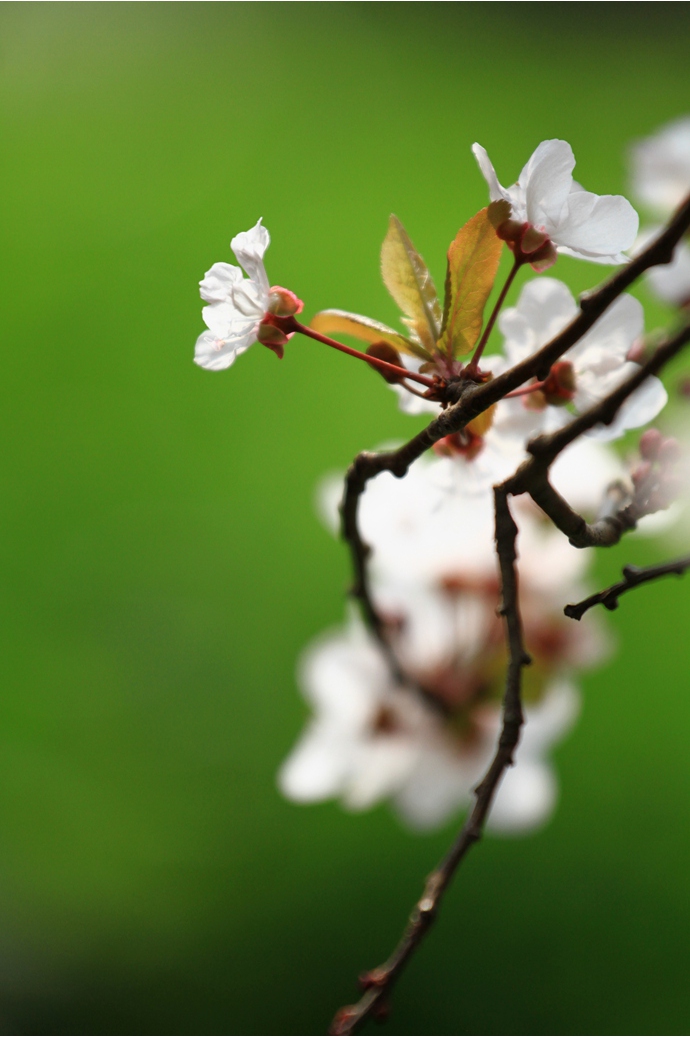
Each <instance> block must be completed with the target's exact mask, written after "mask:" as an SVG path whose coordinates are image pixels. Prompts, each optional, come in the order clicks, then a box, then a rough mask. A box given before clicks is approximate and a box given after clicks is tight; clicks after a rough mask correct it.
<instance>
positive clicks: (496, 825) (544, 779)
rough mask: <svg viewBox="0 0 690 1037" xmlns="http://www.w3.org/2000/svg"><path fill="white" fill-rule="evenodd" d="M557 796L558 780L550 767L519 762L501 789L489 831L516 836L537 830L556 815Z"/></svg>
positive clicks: (542, 764) (491, 817)
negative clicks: (552, 815)
mask: <svg viewBox="0 0 690 1037" xmlns="http://www.w3.org/2000/svg"><path fill="white" fill-rule="evenodd" d="M518 751H519V750H518ZM557 795H558V787H557V784H556V778H555V775H554V773H553V771H552V769H551V768H550V767H549V766H548V765H547V764H545V763H541V762H540V761H535V760H529V761H527V762H525V763H521V762H520V760H519V759H518V762H517V763H516V765H515V767H512V768H511V769H510V770H509V771H508V772H507V774H505V775H504V777H503V780H502V781H501V784H500V785H499V788H498V792H497V793H496V799H495V800H494V803H493V806H492V807H491V813H490V814H489V819H488V821H487V824H486V827H487V831H489V832H493V833H494V834H497V833H500V834H501V835H513V834H515V835H517V834H520V833H522V832H526V831H531V830H533V829H535V828H538V827H539V826H540V825H543V824H544V823H545V822H546V821H548V819H549V817H550V816H551V814H552V813H553V809H554V807H555V805H556V798H557Z"/></svg>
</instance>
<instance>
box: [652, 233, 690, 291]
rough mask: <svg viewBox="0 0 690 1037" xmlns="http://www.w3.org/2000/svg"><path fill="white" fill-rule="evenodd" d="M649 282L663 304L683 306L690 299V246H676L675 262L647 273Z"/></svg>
mask: <svg viewBox="0 0 690 1037" xmlns="http://www.w3.org/2000/svg"><path fill="white" fill-rule="evenodd" d="M647 282H648V284H649V285H650V287H651V289H652V291H653V292H654V293H655V295H657V296H658V297H659V298H660V299H661V300H662V302H666V303H669V304H670V305H671V306H682V305H683V304H684V303H686V302H687V301H688V299H690V245H688V244H687V242H685V241H682V242H681V243H680V244H679V245H676V249H675V252H674V254H673V262H672V263H669V264H667V265H665V266H655V267H652V269H651V270H649V271H648V272H647Z"/></svg>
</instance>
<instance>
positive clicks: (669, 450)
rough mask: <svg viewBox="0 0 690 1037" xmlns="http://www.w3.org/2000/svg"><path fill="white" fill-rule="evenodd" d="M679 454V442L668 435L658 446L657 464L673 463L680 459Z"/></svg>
mask: <svg viewBox="0 0 690 1037" xmlns="http://www.w3.org/2000/svg"><path fill="white" fill-rule="evenodd" d="M680 454H681V450H680V443H679V442H678V440H677V439H674V437H673V436H668V437H667V438H666V439H664V441H663V443H662V444H661V446H660V447H659V453H658V454H657V457H658V458H659V464H662V465H671V464H674V463H675V462H676V461H680Z"/></svg>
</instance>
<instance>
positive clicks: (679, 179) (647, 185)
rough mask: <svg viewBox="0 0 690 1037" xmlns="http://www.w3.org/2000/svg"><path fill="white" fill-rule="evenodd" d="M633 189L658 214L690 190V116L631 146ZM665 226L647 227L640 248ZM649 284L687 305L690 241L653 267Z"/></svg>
mask: <svg viewBox="0 0 690 1037" xmlns="http://www.w3.org/2000/svg"><path fill="white" fill-rule="evenodd" d="M631 167H632V170H631V173H632V175H631V190H632V192H633V194H634V195H635V197H637V198H638V199H639V200H640V202H641V203H642V204H643V205H646V206H648V208H649V209H651V210H652V211H653V212H654V213H655V214H656V215H657V216H661V217H662V218H667V217H669V216H670V215H671V213H672V212H673V210H674V209H676V208H677V206H678V205H680V203H681V202H682V201H683V199H684V198H686V197H687V195H688V194H689V193H690V116H684V117H683V118H681V119H676V120H675V121H674V122H670V123H668V124H667V125H666V126H662V128H661V129H660V130H659V131H658V132H657V133H654V134H652V136H651V137H646V138H645V139H644V140H641V141H638V142H637V143H636V144H635V145H633V147H632V148H631ZM660 230H661V227H659V226H651V227H645V228H644V229H643V230H642V231H641V233H640V236H639V238H638V240H637V242H636V248H637V249H641V248H643V247H644V246H645V245H648V244H649V243H650V241H651V240H652V239H653V238H654V237H656V235H657V234H658V233H659V231H660ZM645 280H646V281H647V284H649V286H650V288H651V289H652V291H653V292H654V294H655V295H656V296H657V297H658V298H659V299H661V301H662V302H665V303H667V304H668V305H670V306H686V305H687V304H688V302H690V244H689V243H688V241H687V240H684V241H681V242H679V244H678V245H676V249H675V253H674V257H673V261H672V262H671V263H666V264H663V265H662V266H656V267H652V269H651V270H648V271H647V274H646V276H645Z"/></svg>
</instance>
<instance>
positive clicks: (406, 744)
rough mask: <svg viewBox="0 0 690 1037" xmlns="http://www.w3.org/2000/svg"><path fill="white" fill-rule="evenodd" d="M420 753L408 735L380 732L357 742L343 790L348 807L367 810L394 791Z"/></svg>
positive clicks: (402, 781)
mask: <svg viewBox="0 0 690 1037" xmlns="http://www.w3.org/2000/svg"><path fill="white" fill-rule="evenodd" d="M418 753H419V748H418V746H416V745H415V743H414V742H413V741H412V740H411V739H409V738H397V737H395V736H388V737H386V736H380V737H378V738H373V739H371V741H370V742H368V743H367V744H366V745H362V746H360V749H359V752H358V754H357V759H356V762H355V764H354V767H353V770H352V774H351V775H350V778H349V781H348V783H347V787H346V789H345V792H344V796H343V802H344V804H345V806H346V807H349V808H350V810H367V809H368V808H369V807H372V806H373V805H374V804H375V803H378V802H379V800H381V799H386V798H388V796H391V795H393V793H395V792H396V791H397V790H398V789H399V788H400V786H401V784H403V783H404V781H405V780H406V779H407V777H408V775H409V773H410V770H411V769H412V768H413V767H414V764H415V761H416V759H417V756H418Z"/></svg>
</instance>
